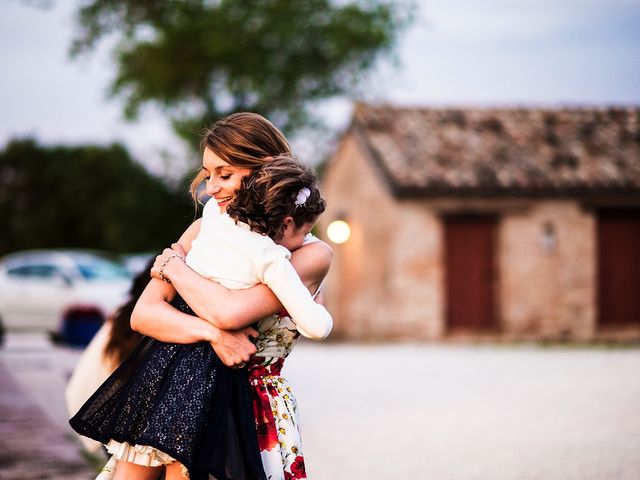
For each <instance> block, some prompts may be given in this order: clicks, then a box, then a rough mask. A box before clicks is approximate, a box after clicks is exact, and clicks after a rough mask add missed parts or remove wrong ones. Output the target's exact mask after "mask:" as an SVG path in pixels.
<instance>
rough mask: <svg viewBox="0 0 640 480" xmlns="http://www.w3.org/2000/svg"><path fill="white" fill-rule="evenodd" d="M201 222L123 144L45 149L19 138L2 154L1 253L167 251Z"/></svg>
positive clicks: (185, 202)
mask: <svg viewBox="0 0 640 480" xmlns="http://www.w3.org/2000/svg"><path fill="white" fill-rule="evenodd" d="M192 218H193V207H192V203H191V202H190V200H189V198H188V196H187V195H186V193H183V192H180V193H174V192H172V191H170V190H169V189H168V187H167V186H166V185H165V184H164V183H163V182H162V181H161V180H160V179H158V178H156V177H153V176H151V175H149V174H148V173H147V172H146V171H145V170H144V169H143V168H142V167H141V166H140V165H138V164H137V163H135V162H134V161H133V160H132V159H131V157H130V156H129V153H128V152H127V151H126V150H125V149H124V147H122V146H121V145H118V144H114V145H111V146H108V147H100V146H75V147H69V146H55V147H44V146H41V145H39V144H38V143H37V142H36V141H35V140H32V139H26V140H14V141H12V142H10V143H9V144H8V145H7V147H6V148H5V150H3V151H1V152H0V231H2V236H0V255H3V254H6V253H8V252H10V251H14V250H22V249H27V248H54V247H79V248H97V249H104V250H109V251H113V252H118V253H125V252H135V251H149V250H154V249H160V248H161V247H163V246H166V245H169V244H170V243H171V242H173V241H175V240H176V239H177V238H178V237H179V236H180V234H181V233H182V231H183V230H184V229H185V228H186V227H187V225H188V224H189V223H190V221H191V219H192Z"/></svg>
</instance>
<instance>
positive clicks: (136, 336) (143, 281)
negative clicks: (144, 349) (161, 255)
mask: <svg viewBox="0 0 640 480" xmlns="http://www.w3.org/2000/svg"><path fill="white" fill-rule="evenodd" d="M155 259H156V256H155V255H154V256H153V257H152V258H151V259H150V260H149V262H147V265H146V266H145V267H144V268H143V269H142V270H141V271H140V273H139V274H138V275H136V276H135V277H134V279H133V283H132V284H131V288H130V289H129V300H128V301H127V303H125V304H123V305H121V306H120V308H118V310H117V311H116V313H115V314H114V315H113V318H112V319H111V332H110V337H109V340H108V341H107V345H106V346H105V347H104V356H105V357H106V358H108V359H110V360H111V361H112V362H113V364H114V365H120V363H122V361H123V360H124V359H125V358H126V357H127V356H128V355H129V354H130V353H131V352H132V351H133V349H134V348H135V346H136V345H137V344H138V342H139V341H140V339H141V338H142V334H141V333H138V332H136V331H135V330H132V329H131V312H133V307H135V306H136V302H137V301H138V298H140V295H142V291H143V290H144V289H145V287H146V286H147V284H148V283H149V281H150V280H151V275H149V270H151V267H153V262H154V261H155Z"/></svg>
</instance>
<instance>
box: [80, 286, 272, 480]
mask: <svg viewBox="0 0 640 480" xmlns="http://www.w3.org/2000/svg"><path fill="white" fill-rule="evenodd" d="M172 304H173V305H174V306H175V307H176V308H178V309H179V310H180V311H182V312H185V313H188V314H193V312H192V311H191V309H190V308H189V307H188V306H187V305H186V303H185V302H184V301H183V300H182V299H181V298H180V297H179V296H176V299H174V301H173V302H172ZM69 423H70V424H71V426H72V428H73V429H74V430H75V431H76V432H78V433H79V434H81V435H84V436H87V437H89V438H92V439H94V440H97V441H99V442H101V443H104V444H108V443H109V442H110V441H111V440H115V441H116V442H120V443H123V442H126V443H128V444H130V445H145V446H150V447H153V448H155V449H157V450H160V451H161V452H164V453H166V454H167V455H169V456H170V457H172V458H173V459H175V460H177V461H179V462H180V463H182V464H183V465H184V466H185V467H186V468H187V470H188V472H189V476H190V478H191V480H200V479H207V478H208V477H209V474H211V475H213V476H215V477H216V479H218V480H256V479H257V480H262V479H266V477H265V474H264V470H263V468H262V462H261V457H260V452H259V448H258V443H257V439H256V430H255V418H254V415H253V409H252V400H251V393H250V387H249V380H248V377H247V371H246V370H244V369H243V370H236V369H230V368H227V367H226V366H224V364H223V363H222V362H221V361H220V359H219V358H218V356H217V355H216V354H215V352H214V350H213V349H212V348H211V345H209V344H208V343H206V342H201V343H195V344H188V345H180V344H173V343H164V342H159V341H157V340H154V339H152V338H148V337H145V338H143V339H142V340H141V341H140V343H139V344H138V346H137V347H136V349H135V350H134V351H133V352H132V354H131V355H130V356H129V357H128V358H127V359H126V360H125V361H124V362H123V363H122V364H121V365H120V366H119V367H118V368H117V369H116V371H115V372H114V373H113V374H112V375H111V376H110V377H109V378H108V379H107V380H106V381H105V382H104V383H103V384H102V385H101V386H100V387H99V388H98V390H97V391H96V392H95V393H94V394H93V395H92V396H91V398H89V400H88V401H87V402H86V403H85V404H84V405H83V406H82V407H81V408H80V410H79V411H78V413H77V414H76V415H75V416H74V417H73V418H71V420H70V421H69Z"/></svg>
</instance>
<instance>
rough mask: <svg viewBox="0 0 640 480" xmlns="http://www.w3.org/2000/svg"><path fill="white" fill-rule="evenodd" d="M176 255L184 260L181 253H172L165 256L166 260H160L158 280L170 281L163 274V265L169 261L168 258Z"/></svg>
mask: <svg viewBox="0 0 640 480" xmlns="http://www.w3.org/2000/svg"><path fill="white" fill-rule="evenodd" d="M176 257H177V258H179V259H180V260H182V261H183V262H184V257H183V256H182V255H180V254H179V253H174V254H173V255H169V256H168V257H167V258H166V260H165V261H164V262H162V265H160V271H159V273H158V276H159V277H160V280H162V281H165V282H167V283H171V280H169V279H168V278H167V277H165V276H164V267H166V266H167V263H169V260H171V259H172V258H176Z"/></svg>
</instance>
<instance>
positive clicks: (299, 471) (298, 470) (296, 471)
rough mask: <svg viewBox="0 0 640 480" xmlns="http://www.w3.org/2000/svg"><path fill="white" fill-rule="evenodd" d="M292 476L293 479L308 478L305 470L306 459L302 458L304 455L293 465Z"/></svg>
mask: <svg viewBox="0 0 640 480" xmlns="http://www.w3.org/2000/svg"><path fill="white" fill-rule="evenodd" d="M291 474H292V475H293V477H292V478H307V475H306V472H305V469H304V458H302V455H298V456H297V457H296V459H295V460H294V461H293V463H292V464H291Z"/></svg>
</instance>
